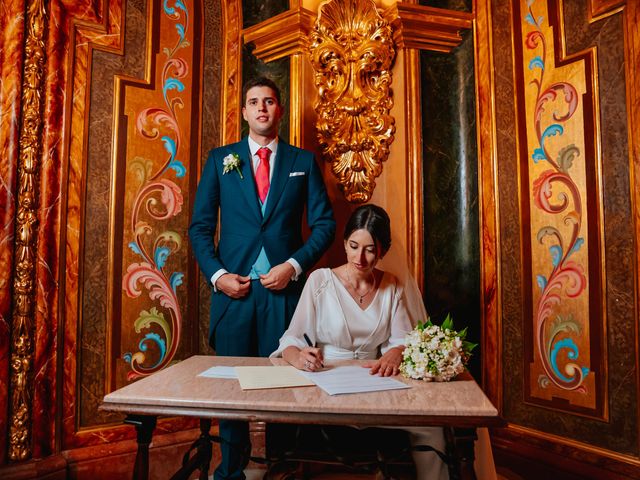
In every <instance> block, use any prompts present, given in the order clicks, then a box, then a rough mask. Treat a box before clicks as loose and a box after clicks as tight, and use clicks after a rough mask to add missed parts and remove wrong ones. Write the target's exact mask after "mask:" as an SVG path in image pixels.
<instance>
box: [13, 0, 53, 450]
mask: <svg viewBox="0 0 640 480" xmlns="http://www.w3.org/2000/svg"><path fill="white" fill-rule="evenodd" d="M46 20H47V5H46V4H45V1H44V0H34V1H32V2H29V3H28V5H27V18H26V25H27V27H26V39H25V50H24V52H25V54H24V58H25V61H24V75H23V81H22V118H21V123H20V147H19V148H20V154H19V165H18V192H17V193H18V195H17V212H16V227H15V232H16V237H15V255H14V258H15V269H14V272H13V314H12V321H11V364H10V369H11V389H10V390H11V403H10V407H9V408H10V414H9V418H10V426H9V459H11V460H14V461H16V460H26V459H28V458H30V457H31V455H32V450H31V423H32V418H33V415H32V400H33V395H32V391H31V388H32V385H33V383H32V382H31V377H32V376H33V372H32V366H33V355H34V341H35V340H34V336H35V335H34V330H35V328H34V327H35V325H34V323H35V322H34V316H35V308H34V307H35V291H36V290H35V281H36V278H35V277H36V275H35V269H36V257H37V255H36V238H37V235H36V230H37V227H38V225H37V208H38V196H37V189H36V185H38V177H39V170H40V155H41V147H42V144H41V138H42V135H41V133H42V125H43V118H42V114H43V109H44V99H43V87H44V82H43V80H44V64H45V38H46V24H47V21H46Z"/></svg>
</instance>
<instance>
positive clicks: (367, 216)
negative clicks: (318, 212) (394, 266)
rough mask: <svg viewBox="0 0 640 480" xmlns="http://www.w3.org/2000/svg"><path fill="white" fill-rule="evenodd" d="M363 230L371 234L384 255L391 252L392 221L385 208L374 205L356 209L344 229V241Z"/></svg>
mask: <svg viewBox="0 0 640 480" xmlns="http://www.w3.org/2000/svg"><path fill="white" fill-rule="evenodd" d="M361 229H364V230H366V231H367V232H369V233H370V234H371V237H372V238H373V241H374V243H375V244H376V247H377V248H379V249H380V252H381V254H382V255H384V254H385V253H387V252H388V251H389V248H390V247H391V220H390V219H389V215H388V214H387V212H386V211H385V210H384V208H382V207H379V206H377V205H374V204H372V203H370V204H368V205H361V206H360V207H358V208H356V209H355V210H354V211H353V213H352V214H351V217H349V220H348V221H347V225H346V226H345V227H344V239H345V240H347V239H348V238H349V237H350V236H351V234H352V233H353V232H355V231H356V230H361Z"/></svg>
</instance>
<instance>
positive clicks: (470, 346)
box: [462, 340, 478, 353]
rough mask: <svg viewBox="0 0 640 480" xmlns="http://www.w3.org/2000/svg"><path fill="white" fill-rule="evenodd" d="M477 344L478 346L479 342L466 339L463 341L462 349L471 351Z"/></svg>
mask: <svg viewBox="0 0 640 480" xmlns="http://www.w3.org/2000/svg"><path fill="white" fill-rule="evenodd" d="M477 346H478V344H477V343H473V342H467V341H466V340H463V341H462V349H463V350H464V351H465V352H467V353H471V351H472V350H473V349H474V348H476V347H477Z"/></svg>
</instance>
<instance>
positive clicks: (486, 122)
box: [474, 0, 503, 412]
mask: <svg viewBox="0 0 640 480" xmlns="http://www.w3.org/2000/svg"><path fill="white" fill-rule="evenodd" d="M492 32H493V21H492V17H491V0H477V1H476V22H475V25H474V36H475V40H474V45H475V54H474V62H475V65H476V68H475V69H474V70H475V86H476V115H477V119H478V120H477V125H478V128H477V137H478V140H477V141H478V196H479V198H480V209H479V210H480V212H479V213H480V262H481V268H480V286H481V291H480V298H481V308H482V309H481V322H482V328H481V332H482V338H481V342H482V343H481V346H482V387H483V390H484V391H485V393H486V394H487V396H488V397H489V398H490V399H491V401H492V403H493V404H494V405H496V407H497V408H498V411H499V412H501V411H502V394H503V392H502V314H501V310H502V306H501V291H502V288H501V279H500V268H499V259H500V256H501V254H500V226H499V219H500V214H499V204H498V198H499V196H498V152H497V142H498V141H497V127H496V105H495V98H496V95H495V88H496V87H495V78H494V72H495V70H494V63H493V34H492Z"/></svg>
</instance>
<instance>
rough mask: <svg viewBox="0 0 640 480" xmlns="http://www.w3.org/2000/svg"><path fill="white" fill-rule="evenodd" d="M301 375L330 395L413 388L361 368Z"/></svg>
mask: <svg viewBox="0 0 640 480" xmlns="http://www.w3.org/2000/svg"><path fill="white" fill-rule="evenodd" d="M301 373H302V374H303V375H304V376H305V377H307V378H308V379H309V380H312V381H313V383H315V384H316V385H317V386H318V387H320V388H321V389H322V390H324V391H325V392H327V393H328V394H329V395H341V394H345V393H362V392H379V391H382V390H398V389H401V388H411V387H410V386H409V385H407V384H406V383H403V382H401V381H400V380H396V379H395V378H392V377H380V376H378V375H371V374H369V369H368V368H363V367H360V366H344V367H335V368H330V369H328V370H321V371H319V372H301Z"/></svg>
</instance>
